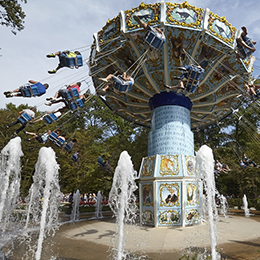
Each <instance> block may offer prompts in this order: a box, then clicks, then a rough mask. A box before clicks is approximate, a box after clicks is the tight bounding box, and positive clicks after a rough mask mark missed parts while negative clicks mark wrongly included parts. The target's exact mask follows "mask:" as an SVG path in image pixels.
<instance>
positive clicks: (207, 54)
mask: <svg viewBox="0 0 260 260" xmlns="http://www.w3.org/2000/svg"><path fill="white" fill-rule="evenodd" d="M216 55H217V52H216V51H215V50H214V49H213V48H210V47H208V46H205V45H203V46H202V48H201V53H200V55H199V58H198V63H199V65H200V66H201V67H202V68H203V69H205V68H206V67H207V66H208V64H209V62H210V59H212V58H214V57H215V56H216Z"/></svg>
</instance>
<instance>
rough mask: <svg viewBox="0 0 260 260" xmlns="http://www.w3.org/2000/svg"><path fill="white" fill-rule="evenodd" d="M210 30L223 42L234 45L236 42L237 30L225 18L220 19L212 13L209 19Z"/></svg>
mask: <svg viewBox="0 0 260 260" xmlns="http://www.w3.org/2000/svg"><path fill="white" fill-rule="evenodd" d="M208 22H209V23H208V30H209V31H210V32H211V33H212V34H213V35H215V36H217V37H218V38H220V39H221V40H222V41H224V42H226V43H228V44H231V45H233V43H234V40H235V34H236V28H235V27H233V26H232V25H231V24H230V23H229V22H228V21H227V20H226V18H225V17H219V16H218V15H216V14H213V13H212V12H210V14H209V19H208Z"/></svg>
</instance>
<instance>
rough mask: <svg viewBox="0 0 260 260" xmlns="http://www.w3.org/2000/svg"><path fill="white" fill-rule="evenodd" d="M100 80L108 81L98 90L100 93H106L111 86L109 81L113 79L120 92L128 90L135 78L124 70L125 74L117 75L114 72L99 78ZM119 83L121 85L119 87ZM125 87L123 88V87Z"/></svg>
mask: <svg viewBox="0 0 260 260" xmlns="http://www.w3.org/2000/svg"><path fill="white" fill-rule="evenodd" d="M99 80H101V81H103V82H105V83H107V84H106V86H105V87H104V88H103V89H102V90H97V91H98V92H99V93H101V94H102V93H106V91H107V90H108V89H109V88H110V86H111V85H110V84H108V83H109V81H110V80H112V81H113V83H114V85H113V84H112V86H115V88H117V89H118V90H119V91H120V92H127V91H128V90H129V89H130V88H131V87H132V86H133V85H134V79H133V78H132V77H131V75H130V74H128V73H126V72H124V73H123V75H120V76H115V75H113V74H109V75H108V76H107V77H106V78H99ZM117 85H118V86H119V87H117ZM121 87H123V88H121Z"/></svg>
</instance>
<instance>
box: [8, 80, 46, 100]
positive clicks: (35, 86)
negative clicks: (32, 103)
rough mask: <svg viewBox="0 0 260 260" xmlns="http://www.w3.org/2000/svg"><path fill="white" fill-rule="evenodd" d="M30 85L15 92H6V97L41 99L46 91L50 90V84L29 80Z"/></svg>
mask: <svg viewBox="0 0 260 260" xmlns="http://www.w3.org/2000/svg"><path fill="white" fill-rule="evenodd" d="M28 82H29V83H31V84H30V85H27V86H22V87H19V88H17V89H15V90H13V91H5V92H4V95H5V96H6V97H7V98H10V97H32V96H34V97H36V96H37V97H40V96H42V95H43V94H45V93H46V89H48V87H49V84H47V83H44V84H42V83H41V82H38V81H35V80H29V81H28Z"/></svg>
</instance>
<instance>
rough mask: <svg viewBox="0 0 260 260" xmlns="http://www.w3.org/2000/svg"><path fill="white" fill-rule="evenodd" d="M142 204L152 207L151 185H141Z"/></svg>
mask: <svg viewBox="0 0 260 260" xmlns="http://www.w3.org/2000/svg"><path fill="white" fill-rule="evenodd" d="M142 204H143V206H146V207H149V206H151V207H153V184H152V183H149V184H142Z"/></svg>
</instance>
